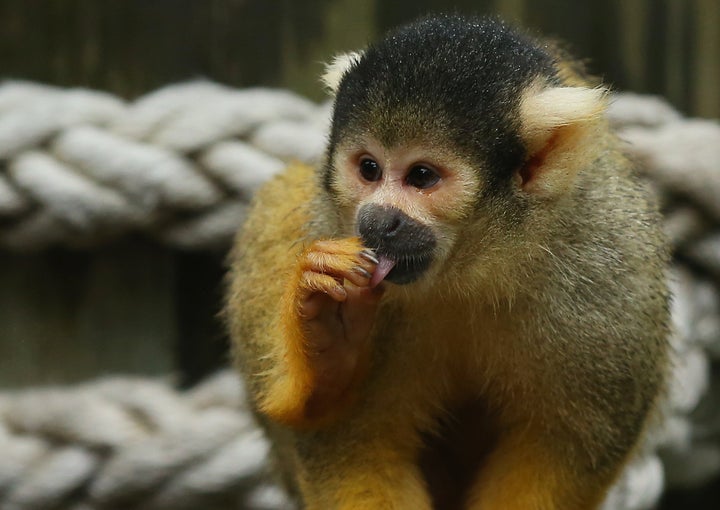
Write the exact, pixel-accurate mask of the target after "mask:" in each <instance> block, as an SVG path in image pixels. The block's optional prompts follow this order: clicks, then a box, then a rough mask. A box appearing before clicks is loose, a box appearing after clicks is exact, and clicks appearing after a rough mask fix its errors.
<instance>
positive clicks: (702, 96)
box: [0, 0, 720, 509]
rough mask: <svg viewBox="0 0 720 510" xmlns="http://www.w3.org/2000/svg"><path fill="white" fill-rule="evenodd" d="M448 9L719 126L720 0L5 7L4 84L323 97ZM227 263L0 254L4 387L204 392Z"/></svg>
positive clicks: (0, 69)
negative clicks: (194, 85)
mask: <svg viewBox="0 0 720 510" xmlns="http://www.w3.org/2000/svg"><path fill="white" fill-rule="evenodd" d="M451 10H456V11H460V12H466V13H480V14H487V13H492V14H498V15H500V16H502V17H504V18H506V19H507V20H510V21H513V22H516V23H519V24H521V25H523V26H525V27H527V28H529V29H530V30H531V31H533V32H535V33H538V34H540V33H541V34H544V35H546V36H550V37H553V38H557V39H560V40H562V41H565V42H566V43H567V44H568V45H569V48H570V49H571V51H572V52H573V53H574V54H575V55H577V56H580V57H582V58H584V59H586V61H587V65H588V68H589V69H590V70H591V71H592V72H593V73H594V74H597V75H599V76H601V77H603V78H604V80H605V81H606V82H607V83H609V84H611V85H612V86H613V87H614V88H615V89H618V90H631V91H635V92H640V93H651V94H659V95H662V96H664V97H665V98H667V99H668V100H669V101H670V102H671V103H672V104H673V105H674V106H675V107H676V108H678V109H679V110H680V111H681V112H682V113H684V114H686V115H690V116H701V117H711V118H716V117H720V2H719V1H718V0H687V1H685V0H606V1H587V2H581V1H570V0H568V1H556V0H532V1H531V0H474V1H473V0H462V1H443V0H395V1H392V2H391V1H383V0H367V1H354V0H103V1H100V0H62V1H60V0H58V1H52V0H47V1H42V0H0V78H2V79H21V80H30V81H37V82H41V83H45V84H54V85H59V86H63V87H77V86H80V87H89V88H93V89H100V90H103V91H107V92H111V93H113V94H117V95H119V96H121V97H123V98H126V99H133V98H137V97H138V96H140V95H143V94H145V93H148V92H150V91H152V90H154V89H157V88H158V87H161V86H164V85H167V84H170V83H175V82H178V81H184V80H191V79H195V78H200V77H202V78H207V79H210V80H213V81H217V82H219V83H222V84H227V85H229V86H232V87H248V86H271V87H281V88H289V89H291V90H294V91H296V92H298V93H300V94H302V95H304V96H306V97H308V98H310V99H312V100H314V101H321V100H323V99H325V97H324V94H323V91H322V88H321V87H320V85H319V83H318V79H317V77H318V75H319V74H320V72H321V70H322V63H323V62H325V61H327V60H328V59H329V58H330V57H331V56H332V55H333V54H335V53H338V52H342V51H346V50H351V49H356V48H359V47H362V46H364V45H365V44H366V43H367V42H369V41H371V40H373V39H374V38H375V37H377V36H378V35H380V34H382V33H383V32H385V31H386V30H387V29H389V28H391V27H394V26H396V25H398V24H401V23H403V22H406V21H409V20H411V19H413V18H415V17H417V16H419V15H422V14H424V13H427V12H433V11H451ZM3 165H4V163H3V161H2V160H1V159H0V172H1V171H3ZM224 257H225V253H223V252H193V251H183V250H178V249H172V248H168V247H166V246H164V245H160V244H156V243H154V242H152V241H150V240H147V239H145V238H141V237H137V238H123V239H122V240H120V241H117V242H114V243H112V244H109V245H103V246H98V247H95V248H93V249H91V250H87V249H85V250H72V249H66V248H53V249H50V250H45V251H42V252H35V253H13V252H5V251H2V250H0V388H19V387H24V386H29V385H39V384H47V383H62V384H64V383H70V382H75V381H81V380H86V379H89V378H92V377H95V376H98V375H100V374H104V373H131V374H151V375H152V374H167V373H175V374H177V375H178V377H179V379H180V381H181V382H182V384H183V385H185V386H189V385H192V384H194V383H195V382H197V381H198V380H200V379H201V378H202V377H204V376H205V375H207V374H209V373H211V372H213V371H214V370H216V369H217V368H218V367H220V366H223V365H226V364H227V345H226V336H225V333H224V331H223V327H222V324H221V322H220V320H219V319H218V311H219V309H220V306H221V305H220V303H221V296H222V278H223V273H224V264H223V262H224ZM719 494H720V489H718V487H717V484H716V486H715V487H714V488H713V487H710V488H708V489H706V490H705V491H704V492H703V493H702V494H695V493H693V494H686V493H674V494H669V495H668V496H667V498H666V500H665V503H664V505H665V506H664V507H663V508H668V509H669V508H679V506H678V505H681V504H684V505H686V506H687V505H690V506H691V508H711V507H710V506H707V502H708V501H716V502H717V501H720V496H719ZM702 502H704V503H702Z"/></svg>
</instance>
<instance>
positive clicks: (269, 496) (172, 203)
mask: <svg viewBox="0 0 720 510" xmlns="http://www.w3.org/2000/svg"><path fill="white" fill-rule="evenodd" d="M327 118H328V109H327V107H325V106H322V107H319V106H314V105H312V104H311V103H308V102H307V101H305V100H303V99H301V98H298V97H296V96H293V95H291V94H289V93H287V92H282V91H268V90H245V91H242V90H240V91H238V90H232V89H228V88H225V87H221V86H219V85H215V84H211V83H205V82H199V83H190V84H185V85H176V86H171V87H167V88H165V89H162V90H160V91H158V92H155V93H153V94H150V95H148V96H146V97H144V98H141V99H140V100H138V101H136V102H134V103H131V104H126V103H123V102H122V101H119V100H118V99H116V98H113V97H112V96H109V95H106V94H101V93H97V92H90V91H78V90H70V91H68V90H61V89H55V88H50V87H45V86H39V85H32V84H27V83H6V84H4V85H2V86H0V246H3V247H5V248H8V249H31V248H35V249H37V248H42V247H44V246H48V245H51V244H56V243H63V244H71V245H91V244H93V243H97V242H101V241H103V240H104V239H107V238H110V237H113V236H117V235H121V234H123V233H125V232H130V231H135V232H143V233H145V234H147V235H150V236H154V237H156V238H158V239H161V240H163V241H165V242H168V243H170V244H172V245H174V246H179V247H186V248H213V247H221V248H222V247H227V245H228V243H229V240H230V237H231V236H232V235H233V232H234V231H235V230H236V228H237V226H238V224H239V223H240V222H241V219H242V216H243V211H244V209H245V207H246V203H247V200H248V198H249V197H250V196H251V195H252V192H253V190H254V189H256V188H257V186H258V185H259V184H261V183H262V182H264V181H265V180H266V179H267V178H268V177H269V176H271V175H273V174H274V173H276V172H278V171H279V170H280V169H281V168H282V167H283V165H284V161H286V160H288V159H299V160H303V161H307V162H315V161H317V160H318V158H319V157H320V156H321V154H322V152H323V144H324V141H325V134H324V133H325V132H326V129H327ZM609 118H610V121H611V123H612V124H613V126H614V127H615V128H616V129H617V131H618V133H619V135H620V136H621V137H622V138H623V139H625V140H627V141H628V142H629V143H628V145H627V150H628V152H629V153H630V155H631V156H632V157H634V158H636V159H637V160H638V162H639V163H640V165H641V168H642V169H643V172H644V174H645V176H646V177H647V179H648V180H649V181H650V182H651V183H652V184H653V186H654V187H655V188H656V189H657V191H658V196H659V197H660V199H661V201H662V203H663V207H664V210H666V219H665V228H666V231H667V232H668V235H669V237H670V238H671V240H672V242H673V245H674V249H675V252H676V254H677V259H676V265H675V267H674V269H673V271H672V275H671V276H670V280H671V285H672V287H673V291H674V296H675V298H674V301H673V309H672V313H673V321H674V323H675V333H674V336H673V339H672V340H673V344H674V347H675V352H676V363H675V369H674V373H673V378H672V382H671V391H670V393H669V395H668V398H667V401H666V402H665V403H664V406H663V415H664V418H663V419H662V420H661V421H660V423H658V425H657V426H656V427H654V430H652V433H651V434H650V436H649V440H648V442H647V444H645V445H644V447H643V448H642V449H640V451H639V452H638V453H637V455H636V457H635V458H634V459H633V461H632V462H631V463H630V464H629V465H628V467H627V469H626V470H625V473H624V475H623V477H622V478H621V479H620V480H619V481H618V483H617V484H616V486H615V488H614V489H613V491H612V492H611V494H610V495H609V497H608V500H607V502H606V505H605V509H606V510H645V509H649V508H652V507H653V505H655V504H656V502H657V501H658V499H659V497H660V495H661V493H662V490H663V489H664V487H666V486H671V487H692V486H696V485H698V484H701V483H704V482H706V481H708V480H710V479H711V478H713V477H717V476H718V475H720V376H718V374H720V371H718V370H717V369H716V368H717V367H718V364H720V298H719V297H718V287H717V281H719V280H718V278H720V200H719V199H718V197H720V125H718V123H717V122H713V121H702V120H688V119H684V118H682V117H681V116H680V115H679V114H678V113H677V112H676V111H674V110H673V109H672V108H670V107H669V106H668V105H667V104H666V103H664V102H662V101H661V100H659V99H655V98H649V97H642V96H633V95H630V94H622V95H618V96H616V98H615V100H614V102H613V104H612V107H611V110H610V113H609ZM713 367H715V370H713ZM713 373H714V374H715V375H714V376H713V375H712V374H713ZM268 447H269V446H268V444H267V443H266V441H265V439H264V438H263V437H262V435H261V434H260V433H259V431H258V429H257V428H256V427H255V426H254V424H253V423H252V420H251V418H250V417H249V412H248V410H247V408H246V407H245V404H244V392H243V389H242V385H241V384H240V382H239V381H238V380H237V378H236V377H235V376H234V375H233V374H232V373H230V372H222V373H220V374H217V375H216V376H214V377H213V378H212V379H210V380H209V381H207V382H206V383H204V384H203V385H201V386H200V387H198V388H195V389H193V390H192V391H189V392H187V393H184V394H182V393H177V392H176V391H174V390H173V388H172V387H171V386H170V384H169V383H168V382H166V381H157V380H149V379H119V378H115V379H103V380H100V381H95V382H91V383H88V384H84V385H81V386H78V387H74V388H47V389H33V390H23V391H20V392H5V393H0V507H1V508H3V509H6V508H7V509H9V510H30V509H45V508H47V509H49V508H69V509H71V510H91V509H94V510H104V509H113V508H123V509H133V508H143V509H145V508H147V509H183V508H200V507H201V508H206V509H214V508H218V509H219V508H248V509H252V508H258V509H261V508H262V509H281V508H282V509H284V508H289V507H290V506H291V505H290V503H289V502H288V501H287V500H286V499H284V496H283V495H282V493H281V492H280V491H279V490H278V489H277V488H276V487H275V486H273V485H271V484H269V482H268V481H267V480H268V477H267V476H266V468H265V462H266V460H265V459H266V454H267V451H268Z"/></svg>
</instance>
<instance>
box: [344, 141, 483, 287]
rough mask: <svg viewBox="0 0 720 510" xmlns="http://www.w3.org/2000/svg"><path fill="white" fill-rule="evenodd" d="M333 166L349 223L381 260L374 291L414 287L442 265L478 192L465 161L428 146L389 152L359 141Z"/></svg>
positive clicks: (404, 146)
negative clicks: (380, 285) (382, 284)
mask: <svg viewBox="0 0 720 510" xmlns="http://www.w3.org/2000/svg"><path fill="white" fill-rule="evenodd" d="M331 164H332V166H333V172H332V179H331V183H330V188H331V191H332V193H333V195H334V197H335V199H336V202H337V203H338V204H339V205H340V210H341V212H342V216H343V219H344V222H345V224H346V225H348V226H349V227H350V228H352V229H353V230H354V233H355V234H357V235H359V236H360V237H361V239H362V240H363V243H364V244H365V245H366V246H368V247H369V248H372V249H373V250H374V251H375V253H376V254H377V255H378V259H379V260H380V263H379V264H378V268H377V270H376V271H375V274H374V276H373V279H372V280H371V285H373V286H374V285H377V284H378V283H379V282H381V281H383V280H387V281H390V282H392V283H396V284H407V283H411V282H414V281H416V280H418V279H420V278H421V277H422V276H423V275H425V274H426V273H428V272H430V270H431V269H433V268H435V267H437V266H438V265H440V264H441V262H442V260H443V259H444V258H445V257H446V256H447V254H448V253H449V252H450V250H451V248H452V246H453V243H454V241H455V237H456V235H457V231H458V228H459V226H460V225H461V223H462V221H463V219H464V218H466V217H467V215H468V214H469V213H470V212H471V210H472V206H473V202H474V195H475V193H476V191H477V189H478V186H479V184H478V182H477V172H474V171H473V170H472V168H471V167H470V165H469V164H468V163H467V162H465V161H464V160H462V159H461V158H459V157H458V156H457V155H455V154H452V153H450V152H449V151H448V147H447V145H445V146H434V145H433V144H432V143H431V142H428V141H427V140H425V141H421V140H418V141H415V142H406V143H403V144H402V145H398V146H391V147H387V146H385V145H383V144H381V143H380V142H378V141H377V140H375V139H372V138H366V137H363V136H359V137H354V138H353V139H352V140H350V141H347V142H345V143H342V144H340V145H339V146H338V147H337V149H336V151H335V153H334V157H333V160H332V163H331Z"/></svg>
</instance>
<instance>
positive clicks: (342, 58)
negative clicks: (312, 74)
mask: <svg viewBox="0 0 720 510" xmlns="http://www.w3.org/2000/svg"><path fill="white" fill-rule="evenodd" d="M361 57H362V51H353V52H350V53H344V54H342V55H336V56H335V57H334V58H333V60H332V62H330V63H328V64H326V65H325V72H324V73H323V75H322V78H321V79H322V82H323V83H324V84H325V86H326V87H327V88H328V90H329V91H330V92H332V93H333V94H335V93H336V92H337V90H338V87H340V82H341V81H342V79H343V76H345V73H347V72H348V70H350V68H351V67H353V66H354V65H355V64H357V63H358V61H359V60H360V58H361Z"/></svg>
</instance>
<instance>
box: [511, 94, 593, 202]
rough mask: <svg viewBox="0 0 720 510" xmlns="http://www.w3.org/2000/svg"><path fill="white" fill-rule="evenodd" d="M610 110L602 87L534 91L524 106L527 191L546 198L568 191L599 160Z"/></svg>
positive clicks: (522, 174)
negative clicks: (599, 135)
mask: <svg viewBox="0 0 720 510" xmlns="http://www.w3.org/2000/svg"><path fill="white" fill-rule="evenodd" d="M606 108H607V91H606V90H605V89H602V88H585V87H551V88H545V89H539V88H531V89H529V90H528V91H527V93H526V94H525V96H524V97H523V99H522V101H521V103H520V136H521V137H522V139H523V142H524V143H525V147H526V148H527V150H528V159H527V160H526V162H525V165H524V166H523V168H522V169H521V170H520V172H519V177H520V181H521V187H522V188H523V189H524V190H525V191H527V192H531V193H537V194H540V195H544V196H554V195H557V194H558V193H562V192H564V191H566V190H567V189H568V188H569V187H570V186H571V185H572V182H573V180H574V177H575V175H576V174H577V172H578V171H579V170H580V169H581V168H582V167H583V166H584V165H587V164H589V163H591V162H592V160H593V159H594V158H595V157H596V156H597V150H598V149H597V147H598V145H599V144H600V143H601V141H600V140H598V139H597V138H596V137H595V136H594V134H596V133H598V132H599V130H598V123H599V122H604V113H605V110H606Z"/></svg>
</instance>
